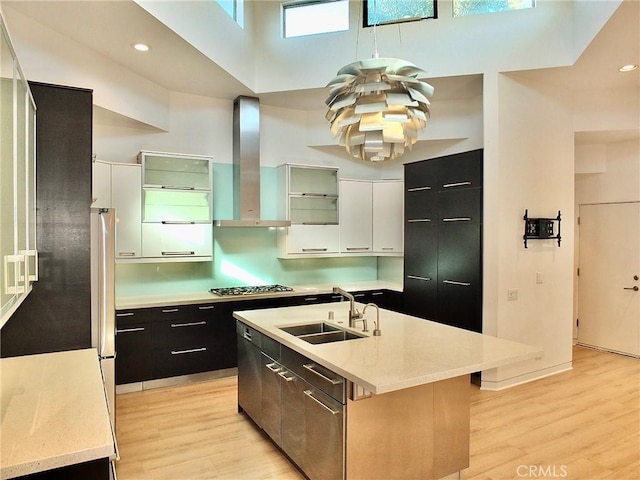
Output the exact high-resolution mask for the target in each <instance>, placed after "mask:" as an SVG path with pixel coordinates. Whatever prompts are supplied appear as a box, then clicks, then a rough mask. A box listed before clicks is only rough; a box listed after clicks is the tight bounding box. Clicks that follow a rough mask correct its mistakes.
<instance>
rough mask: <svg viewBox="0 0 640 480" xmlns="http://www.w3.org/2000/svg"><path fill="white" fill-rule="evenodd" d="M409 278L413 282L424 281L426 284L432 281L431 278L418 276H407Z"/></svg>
mask: <svg viewBox="0 0 640 480" xmlns="http://www.w3.org/2000/svg"><path fill="white" fill-rule="evenodd" d="M407 278H411V279H413V280H423V281H425V282H430V281H431V278H430V277H419V276H417V275H407Z"/></svg>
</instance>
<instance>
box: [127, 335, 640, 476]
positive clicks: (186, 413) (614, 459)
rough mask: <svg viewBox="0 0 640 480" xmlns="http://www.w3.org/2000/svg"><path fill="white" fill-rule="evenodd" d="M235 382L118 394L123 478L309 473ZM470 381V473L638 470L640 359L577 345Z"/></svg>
mask: <svg viewBox="0 0 640 480" xmlns="http://www.w3.org/2000/svg"><path fill="white" fill-rule="evenodd" d="M236 388H237V382H236V377H226V378H222V379H216V380H210V381H206V382H201V383H194V384H189V385H182V386H178V387H168V388H161V389H156V390H148V391H144V392H136V393H128V394H123V395H118V397H117V424H116V425H117V434H118V446H119V449H120V457H121V458H120V461H119V462H118V463H117V473H118V479H119V480H145V479H166V480H197V479H224V480H245V479H246V480H250V479H251V480H252V479H282V480H289V479H301V478H303V477H302V476H301V475H300V474H299V472H298V471H297V470H296V469H295V468H294V467H293V466H292V465H291V464H290V463H289V462H288V461H287V460H286V458H284V457H283V456H282V455H281V454H280V452H279V451H278V450H277V448H275V447H274V446H273V445H272V444H271V443H270V442H269V441H268V440H267V439H266V438H265V436H264V435H263V434H262V432H260V431H259V430H258V429H257V428H255V426H254V425H253V424H252V423H251V422H250V421H249V420H247V419H246V417H245V416H244V415H240V414H238V413H237V407H236ZM470 388H471V447H470V450H471V452H470V453H471V458H470V466H469V468H468V469H465V470H464V471H463V472H462V476H461V478H462V479H465V480H466V479H478V480H487V479H492V480H502V479H523V478H524V479H532V478H536V479H537V478H547V479H548V478H564V479H575V480H609V479H611V480H638V479H640V434H639V432H640V361H638V360H637V359H633V358H629V357H624V356H620V355H614V354H609V353H603V352H598V351H595V350H589V349H585V348H580V347H576V348H575V349H574V369H573V370H572V371H569V372H565V373H561V374H558V375H554V376H552V377H548V378H545V379H541V380H538V381H535V382H531V383H528V384H525V385H521V386H518V387H513V388H510V389H508V390H504V391H501V392H486V391H481V390H480V389H478V388H477V387H475V386H473V385H472V386H470ZM372 441H373V440H372ZM407 480H414V479H407ZM415 480H419V479H415ZM420 480H423V479H420Z"/></svg>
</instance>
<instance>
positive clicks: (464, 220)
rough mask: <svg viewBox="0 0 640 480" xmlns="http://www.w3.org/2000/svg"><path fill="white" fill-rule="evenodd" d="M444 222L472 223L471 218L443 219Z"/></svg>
mask: <svg viewBox="0 0 640 480" xmlns="http://www.w3.org/2000/svg"><path fill="white" fill-rule="evenodd" d="M442 221H443V222H470V221H471V217H452V218H443V219H442Z"/></svg>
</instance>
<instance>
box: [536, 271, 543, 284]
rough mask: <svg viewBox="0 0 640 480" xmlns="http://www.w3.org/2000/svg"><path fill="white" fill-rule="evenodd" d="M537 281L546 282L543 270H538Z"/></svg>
mask: <svg viewBox="0 0 640 480" xmlns="http://www.w3.org/2000/svg"><path fill="white" fill-rule="evenodd" d="M536 283H544V275H542V272H536Z"/></svg>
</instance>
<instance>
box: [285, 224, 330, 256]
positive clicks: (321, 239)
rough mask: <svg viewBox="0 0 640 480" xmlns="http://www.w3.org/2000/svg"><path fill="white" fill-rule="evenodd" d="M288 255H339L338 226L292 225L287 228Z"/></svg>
mask: <svg viewBox="0 0 640 480" xmlns="http://www.w3.org/2000/svg"><path fill="white" fill-rule="evenodd" d="M286 230H287V233H286V234H285V235H286V242H287V250H286V252H285V253H286V254H288V255H291V254H293V255H296V254H302V255H318V254H320V255H321V254H327V253H338V250H339V245H340V238H339V236H340V231H339V226H338V225H292V226H290V227H287V229H286Z"/></svg>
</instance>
